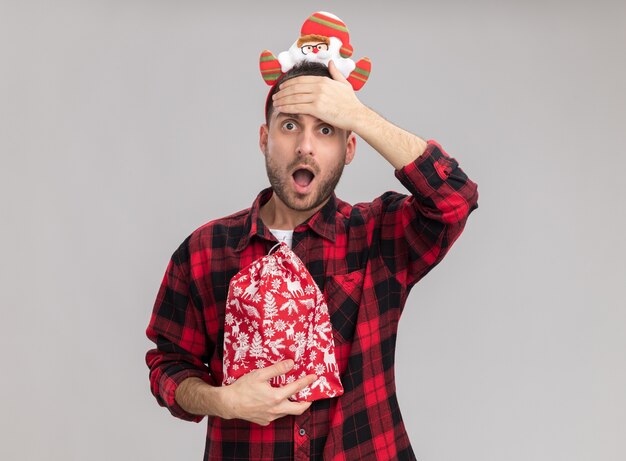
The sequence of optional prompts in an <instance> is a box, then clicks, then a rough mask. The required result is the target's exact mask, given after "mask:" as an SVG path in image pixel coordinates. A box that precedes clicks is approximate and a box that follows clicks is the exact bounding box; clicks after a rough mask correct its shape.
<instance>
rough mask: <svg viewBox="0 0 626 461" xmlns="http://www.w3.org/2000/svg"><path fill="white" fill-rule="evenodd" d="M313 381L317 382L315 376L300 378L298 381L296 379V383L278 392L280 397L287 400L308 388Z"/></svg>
mask: <svg viewBox="0 0 626 461" xmlns="http://www.w3.org/2000/svg"><path fill="white" fill-rule="evenodd" d="M315 381H317V376H315V375H307V376H305V377H304V378H300V379H298V380H297V381H294V382H293V383H291V384H287V385H286V386H283V387H281V388H280V391H281V393H282V395H284V397H285V398H286V399H288V398H289V397H291V396H292V395H294V394H297V393H298V392H300V391H301V390H302V389H304V388H305V387H307V386H310V385H311V384H313V383H314V382H315Z"/></svg>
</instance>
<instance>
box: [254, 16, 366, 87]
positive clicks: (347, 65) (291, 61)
mask: <svg viewBox="0 0 626 461" xmlns="http://www.w3.org/2000/svg"><path fill="white" fill-rule="evenodd" d="M352 52H353V49H352V45H351V44H350V33H349V31H348V28H347V27H346V25H345V24H344V23H343V21H342V20H341V19H339V18H338V17H337V16H335V15H334V14H332V13H327V12H325V11H318V12H317V13H313V14H312V15H311V16H309V17H308V18H307V20H306V21H305V22H304V24H303V25H302V29H301V30H300V37H299V38H298V39H297V40H296V41H295V42H294V43H293V45H291V47H290V48H289V50H287V51H283V52H282V53H280V54H279V55H278V59H277V58H276V57H275V56H274V54H273V53H272V52H271V51H268V50H265V51H263V53H261V58H260V67H261V75H262V76H263V79H264V80H265V82H266V83H267V84H268V85H273V84H274V83H275V82H276V80H278V78H280V76H281V75H282V74H283V73H285V72H287V71H289V70H290V69H291V68H292V67H293V66H295V65H296V64H298V63H300V62H303V61H311V62H320V63H322V64H324V65H328V61H330V60H331V59H332V61H333V62H334V63H335V66H336V67H337V69H338V70H339V71H340V72H341V73H342V74H343V76H344V77H346V79H347V80H348V81H349V82H350V84H351V85H352V87H353V88H354V90H355V91H356V90H359V89H361V87H362V86H363V85H365V82H366V81H367V79H368V77H369V74H370V70H371V68H372V63H371V62H370V60H369V59H368V58H362V59H360V60H359V61H358V62H356V63H355V62H354V61H353V60H352V59H350V56H352Z"/></svg>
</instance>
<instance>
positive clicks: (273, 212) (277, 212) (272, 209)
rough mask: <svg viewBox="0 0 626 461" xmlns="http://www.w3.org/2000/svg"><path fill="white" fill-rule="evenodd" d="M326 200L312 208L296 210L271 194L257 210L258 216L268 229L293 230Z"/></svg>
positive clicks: (320, 207) (315, 211)
mask: <svg viewBox="0 0 626 461" xmlns="http://www.w3.org/2000/svg"><path fill="white" fill-rule="evenodd" d="M327 202H328V200H326V201H325V202H324V203H322V204H321V205H319V206H318V207H316V208H314V209H312V210H307V211H297V210H294V209H291V208H289V207H288V206H287V205H285V204H284V203H283V201H282V200H280V199H279V198H278V197H277V196H276V194H273V195H272V197H271V198H270V199H269V200H268V201H267V202H266V203H265V205H263V206H262V207H261V209H260V210H259V216H260V217H261V220H262V221H263V224H265V226H267V227H268V228H270V229H278V230H293V229H295V228H296V227H297V226H298V225H300V224H302V223H303V222H304V221H306V220H307V219H309V218H310V217H311V216H313V215H314V214H315V213H317V212H318V211H319V210H320V209H322V207H323V206H324V205H326V203H327Z"/></svg>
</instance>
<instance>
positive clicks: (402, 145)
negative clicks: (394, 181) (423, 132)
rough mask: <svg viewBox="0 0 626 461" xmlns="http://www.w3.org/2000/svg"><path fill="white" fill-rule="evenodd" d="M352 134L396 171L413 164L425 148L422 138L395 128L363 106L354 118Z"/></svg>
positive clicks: (425, 144)
mask: <svg viewBox="0 0 626 461" xmlns="http://www.w3.org/2000/svg"><path fill="white" fill-rule="evenodd" d="M354 132H355V133H357V134H358V135H359V136H360V137H361V138H363V140H364V141H365V142H367V143H368V144H369V145H370V146H372V147H373V148H374V149H375V150H376V151H377V152H378V153H380V155H382V156H383V157H384V158H385V159H386V160H387V161H388V162H389V163H391V164H392V165H393V167H394V168H395V169H396V170H400V169H402V167H404V166H406V165H408V164H409V163H412V162H414V161H415V160H416V159H417V158H418V157H419V156H420V155H422V154H423V153H424V151H425V150H426V146H427V143H426V141H424V140H423V139H422V138H420V137H418V136H416V135H414V134H412V133H409V132H408V131H405V130H403V129H402V128H399V127H397V126H395V125H394V124H393V123H391V122H389V121H387V120H385V118H383V117H382V116H381V115H379V114H377V113H376V112H374V111H373V110H372V109H370V108H369V107H367V106H365V105H364V106H363V107H362V109H361V110H359V113H358V115H357V116H356V117H355V120H354Z"/></svg>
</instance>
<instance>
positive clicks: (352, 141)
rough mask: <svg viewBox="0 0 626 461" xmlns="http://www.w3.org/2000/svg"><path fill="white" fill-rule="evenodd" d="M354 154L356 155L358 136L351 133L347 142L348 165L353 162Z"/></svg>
mask: <svg viewBox="0 0 626 461" xmlns="http://www.w3.org/2000/svg"><path fill="white" fill-rule="evenodd" d="M354 154H356V136H355V134H354V133H350V134H349V135H348V140H347V141H346V165H349V164H350V162H352V160H353V159H354Z"/></svg>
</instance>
